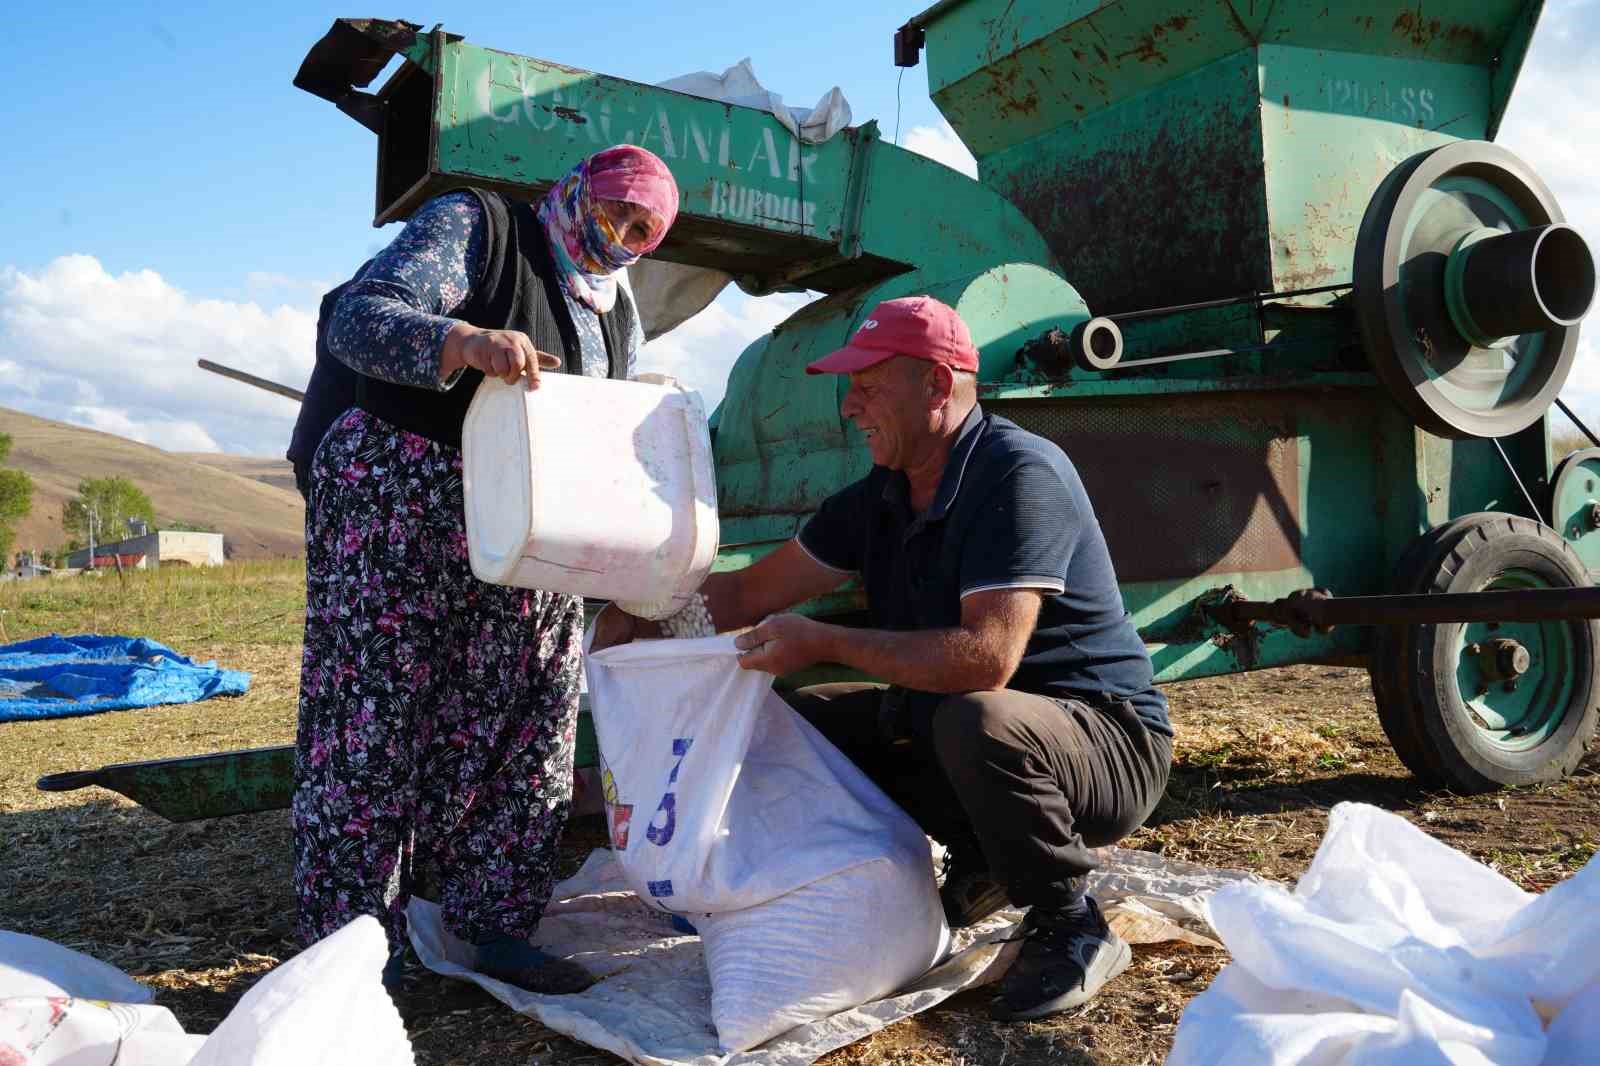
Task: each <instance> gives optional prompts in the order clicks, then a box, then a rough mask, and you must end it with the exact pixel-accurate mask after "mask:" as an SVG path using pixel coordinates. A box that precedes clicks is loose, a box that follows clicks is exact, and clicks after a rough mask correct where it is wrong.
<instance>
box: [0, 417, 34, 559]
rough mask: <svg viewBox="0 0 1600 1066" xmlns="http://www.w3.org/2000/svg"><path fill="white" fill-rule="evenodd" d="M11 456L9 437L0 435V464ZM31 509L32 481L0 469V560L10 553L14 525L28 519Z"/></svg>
mask: <svg viewBox="0 0 1600 1066" xmlns="http://www.w3.org/2000/svg"><path fill="white" fill-rule="evenodd" d="M10 454H11V436H10V434H7V433H0V464H3V463H4V462H5V461H6V456H8V455H10ZM32 508H33V480H32V479H31V478H29V477H28V475H27V474H24V473H23V472H22V471H20V470H6V469H4V468H3V467H0V559H5V558H6V557H7V556H8V555H9V554H10V552H11V542H12V540H13V539H14V538H15V536H16V525H15V523H17V522H19V521H21V520H22V519H24V518H26V517H28V512H29V511H30V510H32Z"/></svg>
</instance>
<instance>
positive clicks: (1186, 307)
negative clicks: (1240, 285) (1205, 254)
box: [1105, 283, 1355, 322]
mask: <svg viewBox="0 0 1600 1066" xmlns="http://www.w3.org/2000/svg"><path fill="white" fill-rule="evenodd" d="M1352 288H1355V286H1353V285H1351V284H1349V283H1344V284H1340V285H1319V286H1318V287H1317V288H1314V289H1289V290H1288V291H1286V292H1253V293H1251V294H1250V295H1248V296H1228V297H1225V298H1223V299H1221V300H1201V301H1200V302H1199V303H1192V304H1174V305H1172V306H1171V307H1150V308H1146V309H1144V310H1142V311H1124V312H1122V313H1121V314H1116V315H1106V316H1105V317H1106V318H1109V319H1111V321H1113V322H1127V321H1130V320H1131V319H1135V318H1150V317H1153V316H1155V315H1175V314H1177V313H1179V312H1180V311H1201V310H1204V309H1206V308H1210V307H1232V306H1234V305H1235V304H1248V303H1266V302H1268V301H1270V300H1286V299H1288V298H1289V297H1291V296H1313V295H1315V294H1317V293H1319V292H1338V291H1339V290H1341V289H1352Z"/></svg>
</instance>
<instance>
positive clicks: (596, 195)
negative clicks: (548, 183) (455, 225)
mask: <svg viewBox="0 0 1600 1066" xmlns="http://www.w3.org/2000/svg"><path fill="white" fill-rule="evenodd" d="M601 200H621V201H622V202H624V203H630V204H638V205H639V206H640V207H643V208H645V209H647V210H648V211H650V213H651V214H653V215H655V216H656V217H657V218H659V219H661V221H662V223H663V225H662V226H661V228H660V229H659V230H658V231H657V232H656V237H655V240H654V241H653V242H652V243H651V244H650V245H649V247H647V248H645V249H644V250H643V251H642V252H640V253H639V255H635V254H634V253H633V252H632V251H630V250H629V249H628V248H627V247H625V246H624V245H623V243H622V241H621V240H620V239H619V238H618V235H617V233H616V232H615V231H614V230H613V229H612V228H611V223H610V221H609V220H608V219H607V218H606V217H605V215H604V214H603V213H602V212H601V210H600V205H599V201H601ZM677 217H678V183H677V182H676V181H674V180H673V177H672V171H670V170H668V169H667V165H666V164H665V163H663V162H662V161H661V160H660V159H659V158H657V157H656V155H655V154H654V153H652V152H650V151H647V150H646V149H643V148H639V147H636V146H634V145H631V144H620V145H617V146H616V147H615V148H607V149H606V150H605V151H603V152H596V153H595V154H594V155H592V156H590V157H589V158H587V159H585V160H584V161H583V162H581V163H579V164H578V165H577V166H575V167H573V168H572V170H571V171H569V172H568V174H567V176H566V177H564V178H562V179H561V180H560V181H558V182H557V183H556V185H555V188H553V189H551V190H550V192H549V193H548V194H546V196H545V198H544V202H543V203H542V204H540V205H539V218H540V219H541V220H542V221H543V222H544V226H545V233H546V235H547V236H548V237H549V241H550V250H551V253H552V256H553V258H554V259H555V263H556V268H557V269H558V270H559V271H560V273H561V282H562V284H563V285H565V286H566V287H567V291H568V292H570V293H571V294H572V295H573V297H575V298H576V299H577V300H578V301H579V302H581V303H583V304H584V305H586V306H587V307H589V308H591V309H592V310H594V311H595V312H596V313H600V312H605V311H609V310H611V308H612V307H613V306H614V305H615V304H616V300H617V279H616V277H615V275H616V272H617V271H619V270H622V269H623V268H625V267H629V266H632V265H633V264H634V263H636V262H638V261H639V256H640V255H645V254H648V253H650V252H653V251H655V249H656V247H657V246H658V245H659V244H660V243H661V240H662V238H663V237H665V236H666V234H667V230H669V229H670V228H672V223H673V220H674V219H676V218H677Z"/></svg>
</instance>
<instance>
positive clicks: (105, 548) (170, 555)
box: [67, 529, 225, 570]
mask: <svg viewBox="0 0 1600 1066" xmlns="http://www.w3.org/2000/svg"><path fill="white" fill-rule="evenodd" d="M224 561H225V559H224V556H223V551H222V534H221V533H195V532H191V531H189V530H176V529H160V530H157V531H156V532H154V533H146V534H144V535H143V536H140V537H130V538H128V539H127V540H118V541H113V542H111V543H110V544H96V545H95V546H94V565H95V566H96V567H97V568H101V567H103V568H105V569H107V570H111V569H115V568H116V566H117V565H118V564H119V563H120V564H121V565H122V568H123V569H124V570H147V569H148V570H154V569H157V568H159V567H161V566H174V565H176V566H221V565H222V564H223V562H224ZM88 565H89V549H88V548H80V549H79V550H77V551H75V552H73V553H71V554H70V555H68V556H67V568H68V569H83V568H85V567H87V566H88Z"/></svg>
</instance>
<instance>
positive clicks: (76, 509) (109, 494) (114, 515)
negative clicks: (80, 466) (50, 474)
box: [61, 477, 156, 543]
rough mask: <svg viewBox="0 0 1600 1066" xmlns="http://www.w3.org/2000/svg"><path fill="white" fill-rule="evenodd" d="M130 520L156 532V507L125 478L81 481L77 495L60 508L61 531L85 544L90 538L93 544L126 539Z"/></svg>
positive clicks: (99, 478)
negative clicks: (74, 536)
mask: <svg viewBox="0 0 1600 1066" xmlns="http://www.w3.org/2000/svg"><path fill="white" fill-rule="evenodd" d="M130 518H135V519H139V520H140V521H142V522H144V524H145V525H146V526H149V527H150V528H151V529H154V528H155V524H156V509H155V505H154V504H152V503H151V502H150V497H149V496H146V495H145V493H144V490H143V489H141V488H140V487H139V486H137V485H135V484H134V483H133V482H132V481H129V480H128V479H127V478H125V477H96V478H88V479H86V480H84V481H80V482H78V495H77V496H75V497H73V498H72V499H70V500H68V501H67V502H66V503H65V504H63V505H62V507H61V526H62V528H63V529H64V530H66V531H67V532H68V533H72V534H75V535H76V536H78V537H80V538H83V539H85V540H88V539H90V537H91V534H92V535H93V537H92V539H93V540H94V541H95V542H96V543H106V542H109V541H118V540H122V539H124V538H125V537H127V535H128V520H129V519H130ZM91 525H92V526H93V529H91V528H90V527H91Z"/></svg>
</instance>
